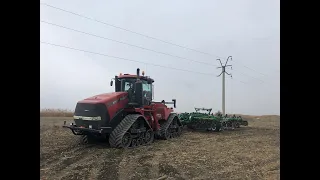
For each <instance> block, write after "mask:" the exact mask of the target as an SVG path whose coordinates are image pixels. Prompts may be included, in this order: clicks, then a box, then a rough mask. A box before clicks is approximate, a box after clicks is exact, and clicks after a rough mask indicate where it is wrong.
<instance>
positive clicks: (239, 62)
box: [235, 61, 267, 76]
mask: <svg viewBox="0 0 320 180" xmlns="http://www.w3.org/2000/svg"><path fill="white" fill-rule="evenodd" d="M235 62H236V63H240V64H242V66H243V67H245V68H247V69H250V70H252V71H255V72H257V73H259V74H261V75H263V76H267V75H266V74H263V73H261V72H259V71H257V70H255V69H252V68H250V67H248V66H246V65H244V64H243V63H241V62H240V61H239V62H237V61H235Z"/></svg>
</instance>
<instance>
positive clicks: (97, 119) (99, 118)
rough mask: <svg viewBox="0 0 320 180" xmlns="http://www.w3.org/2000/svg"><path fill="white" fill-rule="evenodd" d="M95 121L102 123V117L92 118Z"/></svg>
mask: <svg viewBox="0 0 320 180" xmlns="http://www.w3.org/2000/svg"><path fill="white" fill-rule="evenodd" d="M92 120H93V121H100V120H101V116H97V117H92Z"/></svg>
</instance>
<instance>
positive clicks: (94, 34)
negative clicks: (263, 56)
mask: <svg viewBox="0 0 320 180" xmlns="http://www.w3.org/2000/svg"><path fill="white" fill-rule="evenodd" d="M40 22H42V23H46V24H49V25H53V26H57V27H60V28H64V29H68V30H71V31H75V32H79V33H82V34H86V35H90V36H94V37H97V38H101V39H105V40H110V41H113V42H116V43H121V44H125V45H128V46H133V47H136V48H140V49H143V50H147V51H151V52H156V53H159V54H164V55H167V56H172V57H176V58H180V59H183V60H188V61H192V62H196V63H200V64H206V65H210V66H214V67H217V66H216V65H213V64H210V63H206V62H202V61H195V60H192V59H187V58H183V57H180V56H175V55H171V54H168V53H164V52H160V51H155V50H152V49H148V48H144V47H141V46H137V45H133V44H129V43H126V42H122V41H118V40H114V39H110V38H106V37H103V36H99V35H95V34H91V33H87V32H84V31H80V30H77V29H72V28H69V27H66V26H62V25H58V24H54V23H50V22H47V21H43V20H40ZM240 73H241V72H240ZM241 74H243V75H245V76H248V77H251V78H255V77H252V76H249V75H247V74H244V73H241ZM255 79H258V78H255ZM258 80H259V81H262V80H260V79H258ZM262 82H263V81H262Z"/></svg>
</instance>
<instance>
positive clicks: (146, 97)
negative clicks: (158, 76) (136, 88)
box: [142, 81, 152, 105]
mask: <svg viewBox="0 0 320 180" xmlns="http://www.w3.org/2000/svg"><path fill="white" fill-rule="evenodd" d="M142 91H143V93H142V96H143V105H149V104H150V102H151V101H152V84H150V83H148V82H147V81H142Z"/></svg>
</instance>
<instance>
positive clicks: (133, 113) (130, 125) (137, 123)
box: [63, 68, 183, 148]
mask: <svg viewBox="0 0 320 180" xmlns="http://www.w3.org/2000/svg"><path fill="white" fill-rule="evenodd" d="M113 80H114V82H115V92H112V93H105V94H100V95H96V96H93V97H90V98H87V99H84V100H82V101H79V102H78V103H77V105H76V108H75V112H74V122H75V123H71V124H70V125H66V123H64V126H63V127H65V128H69V129H71V131H72V132H73V134H74V135H81V142H82V143H91V142H94V141H95V140H97V139H99V138H102V139H106V138H107V139H109V144H110V146H111V147H114V148H128V147H136V146H140V145H144V144H150V143H152V142H153V140H154V138H158V139H170V138H175V137H178V136H180V135H181V131H182V127H183V126H182V124H181V122H180V119H179V118H178V116H177V114H176V113H174V112H173V108H168V107H167V106H166V104H173V105H174V108H175V107H176V100H175V99H173V100H172V102H165V101H164V100H163V101H161V102H154V101H152V99H153V87H154V86H153V84H152V83H154V80H153V79H151V78H150V77H148V76H144V73H143V72H142V76H140V69H139V68H138V69H137V74H136V75H130V74H123V75H122V74H120V75H119V76H115V78H114V79H112V80H111V82H110V86H112V85H113Z"/></svg>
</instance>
